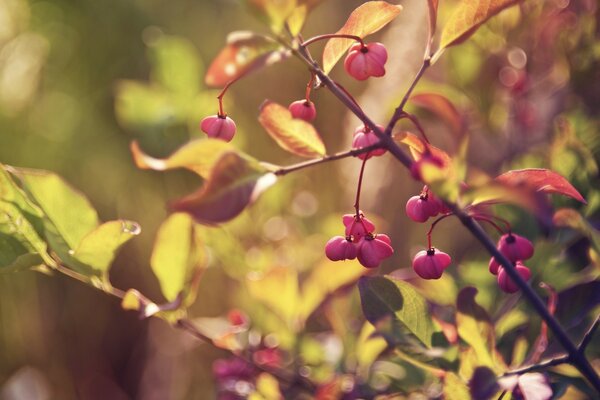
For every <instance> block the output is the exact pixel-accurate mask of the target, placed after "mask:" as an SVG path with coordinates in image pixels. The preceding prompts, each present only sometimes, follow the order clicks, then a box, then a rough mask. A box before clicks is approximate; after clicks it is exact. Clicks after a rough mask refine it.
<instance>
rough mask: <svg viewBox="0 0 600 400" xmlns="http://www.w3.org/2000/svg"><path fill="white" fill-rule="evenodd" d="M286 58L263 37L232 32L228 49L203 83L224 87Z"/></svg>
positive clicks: (223, 51) (275, 45)
mask: <svg viewBox="0 0 600 400" xmlns="http://www.w3.org/2000/svg"><path fill="white" fill-rule="evenodd" d="M287 57H288V53H287V52H286V51H283V50H280V49H279V45H278V44H276V43H273V42H271V41H270V40H268V39H266V38H264V37H263V36H259V35H255V34H253V33H252V32H233V33H231V34H230V35H229V36H228V38H227V46H225V47H224V48H223V50H221V52H220V53H219V54H218V55H217V57H216V58H215V59H214V60H213V62H212V64H211V65H210V67H209V68H208V72H207V73H206V77H205V78H204V80H205V82H206V84H207V85H208V86H212V87H222V86H225V85H226V84H227V83H228V82H230V81H232V80H234V79H236V78H239V77H241V76H242V75H245V74H247V73H249V72H251V71H253V70H255V69H258V68H261V67H265V66H269V65H272V64H274V63H276V62H279V61H281V60H283V59H285V58H287Z"/></svg>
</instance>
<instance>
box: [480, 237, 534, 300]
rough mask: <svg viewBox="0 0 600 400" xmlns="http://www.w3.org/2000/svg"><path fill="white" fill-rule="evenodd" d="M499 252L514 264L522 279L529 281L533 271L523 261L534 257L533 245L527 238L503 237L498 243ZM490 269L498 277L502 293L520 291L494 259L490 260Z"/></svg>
mask: <svg viewBox="0 0 600 400" xmlns="http://www.w3.org/2000/svg"><path fill="white" fill-rule="evenodd" d="M498 250H499V251H500V252H501V253H502V254H503V255H504V256H505V257H506V258H508V259H509V260H510V261H511V262H512V263H513V265H514V266H515V268H516V270H517V272H518V273H519V275H521V278H523V279H524V280H526V281H527V280H529V278H530V277H531V271H530V270H529V268H527V267H526V266H525V265H523V260H527V259H529V258H531V256H533V244H532V243H531V242H530V241H529V240H528V239H527V238H524V237H523V236H519V235H516V234H514V233H507V234H505V235H502V237H500V240H499V241H498ZM489 269H490V273H492V274H493V275H497V276H498V286H500V289H502V291H504V292H506V293H515V292H517V291H519V287H518V286H517V284H516V283H515V282H514V281H513V280H512V279H511V278H510V277H509V276H508V274H507V273H506V271H505V270H504V268H502V266H501V265H500V264H499V263H498V261H496V259H495V258H494V257H492V258H491V259H490V264H489Z"/></svg>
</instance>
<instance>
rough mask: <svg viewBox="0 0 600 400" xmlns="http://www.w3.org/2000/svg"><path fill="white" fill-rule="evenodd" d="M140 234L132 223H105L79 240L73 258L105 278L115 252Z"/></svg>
mask: <svg viewBox="0 0 600 400" xmlns="http://www.w3.org/2000/svg"><path fill="white" fill-rule="evenodd" d="M140 232H141V228H140V226H139V225H138V224H137V223H135V222H133V221H125V220H119V221H110V222H105V223H104V224H102V225H100V226H98V227H97V228H96V229H94V230H93V231H91V232H90V233H89V234H87V235H86V236H85V237H84V238H83V240H81V242H80V243H79V246H78V247H77V249H76V250H75V252H74V253H73V257H74V258H76V259H77V260H78V261H80V262H82V263H84V264H86V265H88V266H90V267H92V268H93V269H94V271H95V273H96V274H97V275H99V276H105V275H106V274H107V273H108V269H109V268H110V266H111V264H112V262H113V260H114V258H115V256H116V254H117V251H118V250H119V249H120V248H121V246H123V245H124V244H125V243H126V242H128V241H129V240H130V239H132V238H133V237H134V236H136V235H138V234H139V233H140Z"/></svg>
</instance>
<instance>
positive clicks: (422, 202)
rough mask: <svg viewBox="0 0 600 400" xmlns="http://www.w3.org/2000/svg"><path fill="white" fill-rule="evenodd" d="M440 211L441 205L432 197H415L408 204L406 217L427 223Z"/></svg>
mask: <svg viewBox="0 0 600 400" xmlns="http://www.w3.org/2000/svg"><path fill="white" fill-rule="evenodd" d="M439 211H440V203H439V202H438V201H436V199H434V198H432V196H431V195H430V194H429V195H425V196H413V197H411V198H410V199H408V201H407V202H406V215H408V216H409V218H410V219H412V220H413V221H415V222H425V221H427V219H428V218H429V217H434V216H436V215H437V214H438V213H439Z"/></svg>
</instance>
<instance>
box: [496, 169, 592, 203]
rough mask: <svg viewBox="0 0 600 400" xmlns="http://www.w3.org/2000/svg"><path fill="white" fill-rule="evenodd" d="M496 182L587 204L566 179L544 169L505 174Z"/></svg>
mask: <svg viewBox="0 0 600 400" xmlns="http://www.w3.org/2000/svg"><path fill="white" fill-rule="evenodd" d="M496 181H497V182H500V183H503V184H506V185H509V186H513V187H517V188H524V189H528V190H531V191H534V192H542V193H556V194H562V195H564V196H568V197H571V198H573V199H575V200H577V201H580V202H582V203H584V204H587V203H586V201H585V199H584V198H583V196H582V195H581V194H580V193H579V192H578V191H577V189H575V188H574V187H573V185H571V184H570V183H569V181H567V180H566V179H565V178H563V177H562V176H560V175H559V174H557V173H556V172H553V171H550V170H548V169H543V168H529V169H520V170H514V171H508V172H505V173H504V174H502V175H499V176H497V177H496Z"/></svg>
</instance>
